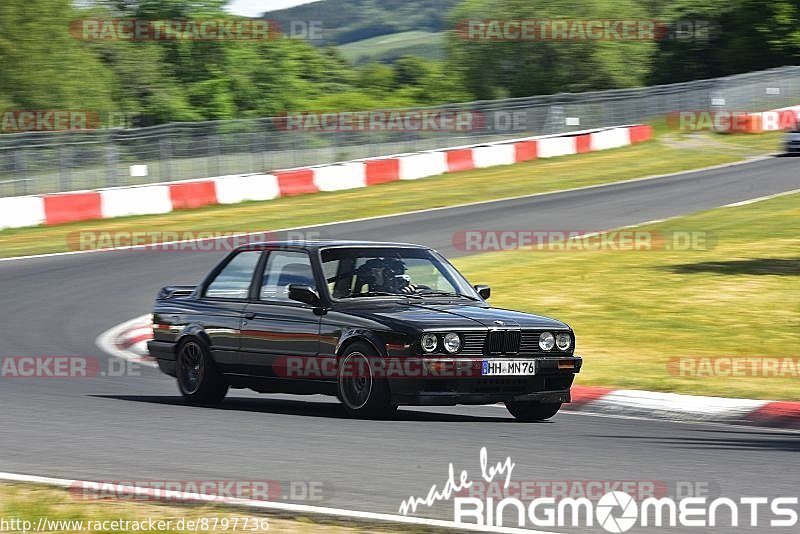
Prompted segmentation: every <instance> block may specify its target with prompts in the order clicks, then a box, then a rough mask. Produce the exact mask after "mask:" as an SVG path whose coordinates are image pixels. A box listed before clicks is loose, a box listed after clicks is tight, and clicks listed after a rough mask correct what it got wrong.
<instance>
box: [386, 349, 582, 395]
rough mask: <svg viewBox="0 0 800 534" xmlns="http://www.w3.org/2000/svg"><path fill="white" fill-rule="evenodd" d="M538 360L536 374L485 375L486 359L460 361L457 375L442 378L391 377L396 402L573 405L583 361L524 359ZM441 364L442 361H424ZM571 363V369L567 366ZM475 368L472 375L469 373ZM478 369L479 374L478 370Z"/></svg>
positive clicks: (571, 357)
mask: <svg viewBox="0 0 800 534" xmlns="http://www.w3.org/2000/svg"><path fill="white" fill-rule="evenodd" d="M521 359H534V360H537V370H536V374H535V375H524V376H481V374H480V369H481V365H482V363H483V360H484V359H483V358H459V359H454V360H450V361H455V362H456V365H457V366H458V367H457V370H456V371H455V372H445V373H441V374H440V375H439V376H423V377H398V378H389V387H390V390H391V394H392V400H393V402H395V403H397V404H402V405H428V406H435V405H439V406H452V405H456V404H491V403H496V402H507V401H526V400H529V401H538V402H546V403H567V402H570V388H571V387H572V383H573V381H574V380H575V375H576V374H577V373H578V372H580V369H581V366H582V363H583V360H582V358H580V357H577V356H565V357H557V358H556V357H554V358H549V357H548V358H521ZM420 361H421V362H423V364H424V363H425V362H441V361H443V360H441V359H420ZM567 362H569V363H570V364H571V367H569V366H568V365H567ZM466 369H471V370H472V372H471V373H468V372H466V371H465V370H466ZM476 369H477V373H476V372H475V370H476Z"/></svg>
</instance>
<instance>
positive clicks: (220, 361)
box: [196, 250, 262, 373]
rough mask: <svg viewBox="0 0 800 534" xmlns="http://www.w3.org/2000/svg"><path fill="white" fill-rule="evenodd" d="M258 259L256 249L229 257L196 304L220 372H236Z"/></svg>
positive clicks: (207, 284)
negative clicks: (244, 320)
mask: <svg viewBox="0 0 800 534" xmlns="http://www.w3.org/2000/svg"><path fill="white" fill-rule="evenodd" d="M261 257H262V252H261V251H259V250H244V251H241V252H239V253H237V254H234V255H232V256H231V257H229V258H228V259H227V261H226V262H225V264H224V265H222V266H221V267H220V268H219V269H218V270H217V272H216V274H212V276H211V278H210V280H209V281H208V282H207V283H206V284H205V285H204V287H203V290H202V294H201V297H200V298H199V299H198V302H197V307H196V308H197V312H198V322H200V323H201V324H202V325H203V330H204V331H205V333H206V335H207V336H208V339H209V341H210V344H211V347H210V349H211V354H212V356H213V358H214V361H215V362H216V363H217V365H218V367H219V370H220V371H222V372H223V373H236V372H240V369H238V366H239V364H240V362H239V352H238V351H239V348H240V342H241V340H240V336H241V326H242V324H241V323H242V316H243V314H244V309H245V306H246V305H247V299H248V297H249V295H250V292H251V287H252V285H253V283H254V278H255V273H256V271H257V270H258V269H257V268H258V265H259V261H260V259H261Z"/></svg>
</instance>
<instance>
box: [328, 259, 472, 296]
mask: <svg viewBox="0 0 800 534" xmlns="http://www.w3.org/2000/svg"><path fill="white" fill-rule="evenodd" d="M321 256H322V269H323V272H324V274H325V279H326V281H327V285H328V291H329V292H330V294H331V296H332V297H333V298H335V299H347V298H358V297H387V296H414V297H418V298H427V297H459V298H463V299H468V300H479V297H478V295H477V294H476V293H475V290H474V289H473V288H472V287H471V286H470V285H469V283H468V282H467V281H466V280H465V279H464V277H463V276H461V274H459V272H458V271H456V270H455V268H454V267H453V266H452V265H450V264H449V263H448V262H447V261H446V260H445V259H444V258H442V257H441V256H439V255H438V254H437V253H435V252H433V251H431V250H427V249H417V248H401V247H397V248H382V247H381V248H378V247H358V248H340V247H337V248H329V249H324V250H322V252H321Z"/></svg>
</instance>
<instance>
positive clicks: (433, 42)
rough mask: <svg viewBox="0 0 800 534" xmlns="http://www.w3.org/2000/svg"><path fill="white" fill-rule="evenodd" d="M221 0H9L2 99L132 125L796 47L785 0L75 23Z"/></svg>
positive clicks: (672, 68) (450, 95)
mask: <svg viewBox="0 0 800 534" xmlns="http://www.w3.org/2000/svg"><path fill="white" fill-rule="evenodd" d="M76 6H88V7H76ZM225 6H226V1H225V0H95V1H93V2H73V1H71V0H3V1H2V2H0V66H2V68H0V110H9V109H29V110H45V109H70V110H90V111H93V112H97V113H98V114H100V116H101V117H104V116H105V113H107V112H127V113H132V114H134V115H136V116H137V117H138V121H139V122H140V123H141V124H158V123H164V122H170V121H197V120H211V119H229V118H238V117H265V116H271V115H275V114H278V113H280V112H282V111H287V110H335V109H348V110H362V109H370V108H384V109H385V108H397V107H411V106H419V105H438V104H442V103H446V102H458V101H468V100H474V99H489V98H499V97H518V96H529V95H535V94H551V93H558V92H579V91H587V90H597V89H611V88H619V87H631V86H638V85H644V84H646V83H667V82H674V81H682V80H690V79H697V78H708V77H712V76H719V75H725V74H732V73H736V72H744V71H749V70H758V69H764V68H769V67H773V66H778V65H785V64H793V63H797V60H798V57H800V4H798V3H797V2H796V1H795V0H769V1H768V0H728V1H723V0H709V1H708V2H705V3H703V4H698V3H696V2H695V1H694V0H675V1H674V2H666V1H664V0H590V1H580V0H322V1H319V2H314V3H312V4H306V5H303V6H297V7H295V8H291V9H288V10H283V11H277V12H272V13H269V15H268V16H269V17H270V18H277V19H278V20H280V21H282V22H283V25H284V28H287V27H288V21H290V20H301V21H306V22H309V21H321V22H322V23H323V28H324V30H325V34H324V35H325V41H326V42H325V43H319V42H314V43H309V42H306V41H304V40H301V39H287V38H279V39H276V40H255V41H248V40H227V41H199V40H191V39H182V40H164V41H146V42H130V41H120V40H98V41H90V40H81V39H79V38H77V37H76V36H73V35H71V33H70V23H71V22H73V21H76V20H80V19H86V18H95V19H98V18H99V19H120V18H137V19H156V20H158V19H229V20H230V19H233V18H236V17H234V16H233V15H230V14H229V13H227V12H226V11H224V8H225ZM487 18H488V19H520V18H539V19H543V18H547V19H573V20H574V19H616V20H619V19H658V20H661V21H663V22H665V23H667V24H670V25H673V26H676V25H678V26H679V25H680V24H681V23H683V24H684V26H685V23H686V21H691V22H697V21H704V22H707V26H708V28H709V30H710V31H709V33H708V35H707V38H704V36H703V35H694V36H689V38H687V36H685V35H683V36H675V35H672V36H670V38H668V39H665V40H662V41H658V42H654V41H593V40H579V41H552V40H551V41H537V42H508V41H506V42H478V41H468V40H464V39H461V38H459V37H458V36H457V35H456V32H454V31H452V29H453V28H454V26H455V25H456V23H457V22H458V21H463V20H466V19H487ZM676 37H682V38H676ZM326 43H328V44H326ZM336 43H349V44H346V45H344V46H342V47H337V46H335V44H336ZM431 58H443V59H431Z"/></svg>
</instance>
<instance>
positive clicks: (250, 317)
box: [244, 312, 256, 320]
mask: <svg viewBox="0 0 800 534" xmlns="http://www.w3.org/2000/svg"><path fill="white" fill-rule="evenodd" d="M244 318H245V319H248V320H251V319H255V318H256V314H255V313H254V312H247V313H245V314H244Z"/></svg>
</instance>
